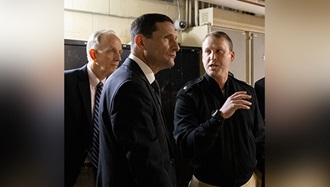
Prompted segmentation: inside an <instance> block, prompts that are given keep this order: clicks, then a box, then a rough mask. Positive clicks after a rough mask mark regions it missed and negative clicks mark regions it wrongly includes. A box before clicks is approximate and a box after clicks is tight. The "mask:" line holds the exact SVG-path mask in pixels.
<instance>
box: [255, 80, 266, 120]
mask: <svg viewBox="0 0 330 187" xmlns="http://www.w3.org/2000/svg"><path fill="white" fill-rule="evenodd" d="M254 89H255V91H256V94H257V98H258V104H259V109H260V113H261V116H262V118H263V120H264V121H265V77H263V78H261V79H259V80H258V81H257V82H256V83H255V84H254Z"/></svg>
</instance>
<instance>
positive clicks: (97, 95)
mask: <svg viewBox="0 0 330 187" xmlns="http://www.w3.org/2000/svg"><path fill="white" fill-rule="evenodd" d="M102 88H103V83H102V82H99V83H98V84H97V86H96V92H95V101H94V116H93V144H92V150H91V154H92V164H93V165H94V166H95V167H96V168H97V164H98V159H99V103H100V96H101V92H102Z"/></svg>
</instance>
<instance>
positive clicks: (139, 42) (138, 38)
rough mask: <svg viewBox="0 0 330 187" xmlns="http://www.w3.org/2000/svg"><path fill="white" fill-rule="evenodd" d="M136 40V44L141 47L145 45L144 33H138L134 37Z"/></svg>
mask: <svg viewBox="0 0 330 187" xmlns="http://www.w3.org/2000/svg"><path fill="white" fill-rule="evenodd" d="M134 42H135V44H136V46H138V47H139V48H141V47H144V41H143V36H142V34H138V35H136V36H135V38H134Z"/></svg>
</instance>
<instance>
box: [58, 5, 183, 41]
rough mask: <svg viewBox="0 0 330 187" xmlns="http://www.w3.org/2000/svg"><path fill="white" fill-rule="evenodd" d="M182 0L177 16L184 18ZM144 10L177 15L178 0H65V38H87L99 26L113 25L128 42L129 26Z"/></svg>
mask: <svg viewBox="0 0 330 187" xmlns="http://www.w3.org/2000/svg"><path fill="white" fill-rule="evenodd" d="M184 7H185V4H184V1H183V0H180V11H181V12H180V16H181V19H184V15H185V14H184ZM144 13H162V14H166V15H168V16H169V17H171V18H172V19H173V20H175V19H177V18H178V8H177V2H176V1H174V2H173V3H168V2H164V1H160V0H93V1H91V0H64V38H65V39H76V40H87V39H88V37H89V35H90V34H91V33H92V32H94V31H96V30H99V29H113V30H114V31H115V32H116V33H117V34H118V35H119V37H120V39H121V40H122V43H124V44H127V43H129V42H130V36H129V35H130V33H129V28H130V24H131V22H132V21H133V19H135V18H136V17H138V16H140V15H142V14H144Z"/></svg>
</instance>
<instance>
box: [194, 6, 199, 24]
mask: <svg viewBox="0 0 330 187" xmlns="http://www.w3.org/2000/svg"><path fill="white" fill-rule="evenodd" d="M194 1H195V7H194V8H195V24H194V25H195V26H199V21H198V15H199V14H198V10H199V6H198V3H199V1H198V0H194Z"/></svg>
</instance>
